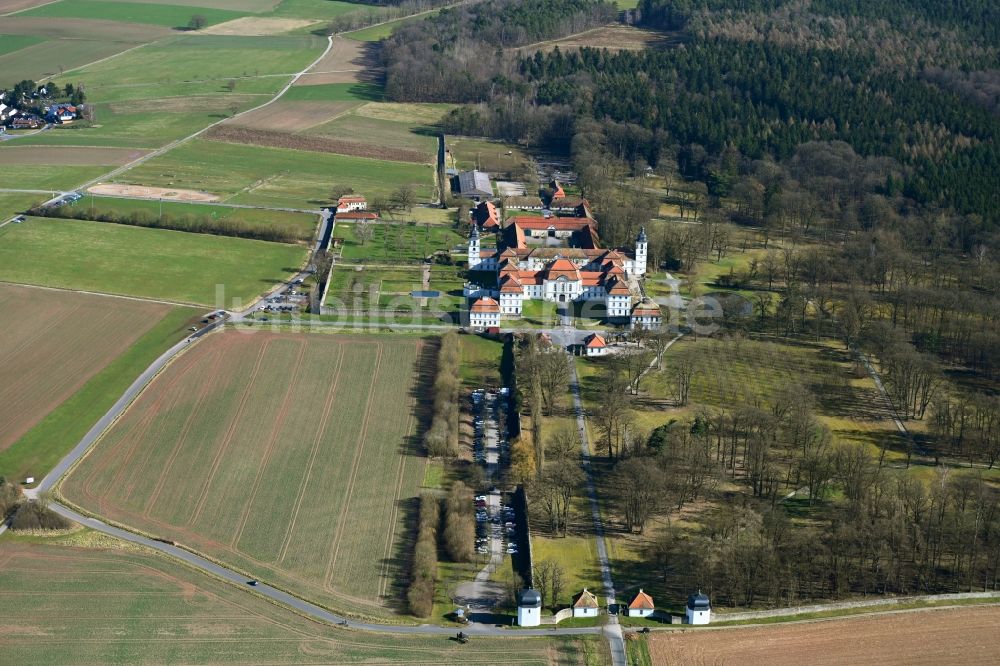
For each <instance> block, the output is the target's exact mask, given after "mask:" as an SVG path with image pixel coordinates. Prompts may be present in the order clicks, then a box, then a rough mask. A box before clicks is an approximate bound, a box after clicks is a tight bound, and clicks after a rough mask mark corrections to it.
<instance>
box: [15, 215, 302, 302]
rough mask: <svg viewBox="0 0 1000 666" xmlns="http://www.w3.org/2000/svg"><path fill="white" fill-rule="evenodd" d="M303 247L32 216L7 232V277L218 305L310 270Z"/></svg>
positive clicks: (249, 296)
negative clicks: (220, 292) (221, 297)
mask: <svg viewBox="0 0 1000 666" xmlns="http://www.w3.org/2000/svg"><path fill="white" fill-rule="evenodd" d="M305 258H306V250H305V248H303V247H301V246H297V245H284V244H280V243H267V242H264V241H255V240H245V239H242V238H227V237H223V236H211V235H207V234H194V233H183V232H179V231H165V230H161V229H143V228H139V227H129V226H123V225H118V224H109V223H105V222H82V221H77V220H59V219H50V218H29V219H28V221H27V222H25V223H24V224H9V225H7V226H6V227H4V228H2V229H0V280H2V281H6V282H17V283H22V284H38V285H42V286H48V287H60V288H64V289H77V290H83V291H97V292H104V293H110V294H121V295H127V296H138V297H142V298H152V299H163V300H168V301H174V302H180V303H192V304H201V305H208V306H212V305H216V289H217V286H218V285H222V286H223V288H224V294H225V304H226V305H227V306H228V305H229V304H230V302H231V300H230V299H240V301H241V302H242V303H248V302H249V301H251V300H252V299H254V298H255V297H257V296H259V295H260V294H262V293H263V292H265V291H266V290H267V289H268V288H269V287H271V286H272V285H274V284H275V283H277V282H280V281H282V280H285V279H287V278H288V276H289V275H290V274H291V273H292V272H293V271H295V270H297V269H298V268H299V267H301V266H302V265H304V263H305Z"/></svg>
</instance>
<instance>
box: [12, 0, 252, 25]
mask: <svg viewBox="0 0 1000 666" xmlns="http://www.w3.org/2000/svg"><path fill="white" fill-rule="evenodd" d="M195 15H198V16H201V17H202V18H204V20H205V25H206V26H208V25H213V24H215V23H223V22H224V21H231V20H233V19H236V18H240V17H241V16H246V15H247V14H246V13H245V12H235V11H230V10H225V9H211V8H207V7H186V6H182V5H169V4H163V5H159V4H153V3H145V2H107V1H106V0H60V2H53V3H50V4H46V5H42V6H39V7H35V8H33V9H29V10H28V11H25V12H21V13H20V16H41V17H47V18H79V19H104V20H112V21H125V22H128V23H148V24H151V25H161V26H164V27H167V28H177V29H181V28H186V27H187V25H188V22H189V21H190V20H191V18H192V17H193V16H195Z"/></svg>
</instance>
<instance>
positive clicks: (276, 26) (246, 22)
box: [198, 16, 316, 37]
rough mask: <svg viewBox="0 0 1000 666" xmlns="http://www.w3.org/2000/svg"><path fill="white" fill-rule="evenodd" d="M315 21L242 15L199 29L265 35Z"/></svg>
mask: <svg viewBox="0 0 1000 666" xmlns="http://www.w3.org/2000/svg"><path fill="white" fill-rule="evenodd" d="M313 23H316V21H311V20H308V19H290V18H264V17H260V16H244V17H243V18H238V19H233V20H232V21H226V22H225V23H219V24H217V25H213V26H211V27H209V28H205V29H204V30H201V31H200V32H199V33H198V34H203V35H241V36H245V37H265V36H267V35H281V34H284V33H286V32H291V31H293V30H298V29H299V28H305V27H308V26H310V25H312V24H313Z"/></svg>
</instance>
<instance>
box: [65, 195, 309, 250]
mask: <svg viewBox="0 0 1000 666" xmlns="http://www.w3.org/2000/svg"><path fill="white" fill-rule="evenodd" d="M66 206H68V208H69V210H73V211H77V210H79V211H84V212H87V213H90V212H91V211H94V212H96V213H100V212H114V213H117V214H119V215H128V214H131V213H137V212H145V213H148V214H150V215H152V216H153V217H154V218H155V217H158V216H159V215H160V214H163V215H165V216H171V217H174V218H178V217H184V216H199V217H200V216H209V217H211V218H213V219H215V220H239V221H242V222H245V223H246V224H247V225H249V226H250V227H254V228H267V227H270V226H275V225H277V226H280V227H285V228H288V229H290V230H293V231H294V234H295V236H296V237H297V238H298V239H299V240H309V239H311V238H312V237H313V234H315V233H316V227H317V224H318V223H317V216H316V215H310V214H309V213H293V212H290V211H283V210H264V209H260V208H233V207H231V206H219V205H215V204H203V203H193V202H187V201H158V200H152V199H119V198H116V197H103V196H94V195H93V194H90V195H87V196H85V197H84V198H82V199H80V200H79V201H77V202H75V203H72V204H66Z"/></svg>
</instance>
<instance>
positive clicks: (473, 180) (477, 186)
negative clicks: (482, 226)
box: [451, 171, 493, 201]
mask: <svg viewBox="0 0 1000 666" xmlns="http://www.w3.org/2000/svg"><path fill="white" fill-rule="evenodd" d="M451 189H452V191H453V192H455V194H457V195H458V196H460V197H466V198H467V199H473V200H475V201H480V200H483V199H491V198H493V185H492V184H491V183H490V176H489V174H487V173H484V172H482V171H462V172H460V173H458V174H457V175H456V176H454V177H453V178H452V179H451Z"/></svg>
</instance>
